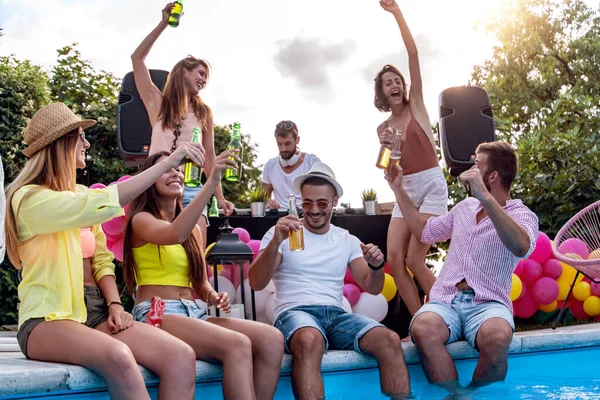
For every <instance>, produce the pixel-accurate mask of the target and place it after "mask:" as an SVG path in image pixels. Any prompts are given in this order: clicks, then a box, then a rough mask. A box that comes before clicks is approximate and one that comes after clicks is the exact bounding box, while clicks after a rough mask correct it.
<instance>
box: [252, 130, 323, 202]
mask: <svg viewBox="0 0 600 400" xmlns="http://www.w3.org/2000/svg"><path fill="white" fill-rule="evenodd" d="M275 140H276V141H277V147H278V148H279V156H277V157H275V158H272V159H270V160H269V161H267V163H266V164H265V167H264V168H263V175H262V187H263V189H264V190H266V192H267V193H268V194H269V197H270V196H271V193H273V198H272V199H271V200H269V201H268V202H267V205H266V207H267V208H274V209H284V210H287V209H288V208H289V207H288V199H289V197H290V194H291V193H296V206H297V207H300V204H301V203H302V201H301V198H300V193H298V192H296V190H295V189H294V186H293V185H292V182H293V181H294V178H296V177H297V176H300V175H302V174H306V173H307V172H308V170H309V169H310V168H311V167H312V166H313V164H314V163H316V162H317V161H321V160H319V157H317V156H315V155H314V154H309V153H303V152H301V151H300V149H299V148H298V143H300V136H298V126H296V124H295V123H293V122H292V121H281V122H280V123H278V124H277V125H275Z"/></svg>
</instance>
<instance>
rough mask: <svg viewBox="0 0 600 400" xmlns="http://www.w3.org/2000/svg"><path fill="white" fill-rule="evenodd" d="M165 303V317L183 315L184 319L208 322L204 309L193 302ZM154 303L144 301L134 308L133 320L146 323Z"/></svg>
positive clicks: (173, 301)
mask: <svg viewBox="0 0 600 400" xmlns="http://www.w3.org/2000/svg"><path fill="white" fill-rule="evenodd" d="M163 301H164V302H165V315H167V314H172V315H183V316H184V317H190V318H195V319H201V320H203V321H206V320H207V319H208V314H207V313H206V311H204V310H203V309H202V308H200V307H198V304H196V302H195V301H193V300H188V299H179V300H163ZM151 305H152V302H151V301H150V300H148V301H143V302H141V303H140V304H138V305H136V306H135V307H133V310H131V314H132V315H133V319H135V320H136V321H139V322H143V323H146V315H148V312H149V311H150V306H151Z"/></svg>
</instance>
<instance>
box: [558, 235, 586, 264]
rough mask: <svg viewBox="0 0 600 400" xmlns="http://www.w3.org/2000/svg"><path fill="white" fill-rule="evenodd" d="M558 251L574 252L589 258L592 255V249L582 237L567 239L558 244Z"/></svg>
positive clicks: (562, 252) (563, 252) (564, 252)
mask: <svg viewBox="0 0 600 400" xmlns="http://www.w3.org/2000/svg"><path fill="white" fill-rule="evenodd" d="M558 251H559V252H560V253H561V254H567V253H574V254H577V255H578V256H580V257H581V258H583V259H584V260H587V258H588V257H589V255H590V249H588V247H587V244H585V242H584V241H583V240H581V239H575V238H571V239H567V240H565V241H564V242H562V243H561V244H560V246H558Z"/></svg>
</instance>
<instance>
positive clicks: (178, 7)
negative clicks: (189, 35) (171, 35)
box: [169, 0, 183, 28]
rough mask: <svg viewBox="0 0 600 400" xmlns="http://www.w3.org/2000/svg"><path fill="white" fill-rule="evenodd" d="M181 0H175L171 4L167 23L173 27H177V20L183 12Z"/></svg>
mask: <svg viewBox="0 0 600 400" xmlns="http://www.w3.org/2000/svg"><path fill="white" fill-rule="evenodd" d="M182 1H183V0H177V1H176V2H175V4H174V5H173V9H172V10H171V16H170V17H169V25H171V26H172V27H173V28H177V27H178V26H179V20H180V19H181V14H182V13H183V3H182Z"/></svg>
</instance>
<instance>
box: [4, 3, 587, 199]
mask: <svg viewBox="0 0 600 400" xmlns="http://www.w3.org/2000/svg"><path fill="white" fill-rule="evenodd" d="M506 1H509V0H455V1H452V2H449V1H444V0H418V1H417V0H407V1H400V2H399V5H400V7H401V9H402V11H403V14H404V17H405V19H406V21H407V23H408V25H409V27H410V29H411V31H412V34H413V36H414V38H415V41H416V44H417V47H418V49H419V57H420V62H421V73H422V76H423V90H424V98H425V103H426V106H427V110H428V113H429V117H430V120H431V121H432V123H435V122H436V121H437V119H438V117H439V115H438V111H437V109H438V98H439V94H440V92H441V91H442V90H444V89H446V88H449V87H452V86H460V85H465V84H466V83H467V82H468V80H469V77H470V75H471V72H472V69H473V66H474V65H480V64H482V63H483V62H484V61H485V60H486V58H489V57H490V56H491V55H492V48H493V45H494V38H493V37H490V36H489V35H487V34H486V33H485V32H484V31H483V29H481V28H479V26H480V24H478V22H482V21H483V22H484V21H485V20H486V19H488V18H489V17H490V16H491V15H494V14H495V13H498V12H500V11H498V10H499V7H501V5H502V3H503V2H506ZM166 3H167V2H166V1H160V0H159V1H157V0H127V1H123V0H103V1H97V0H95V1H91V0H21V1H18V2H15V1H13V0H10V1H9V0H0V27H3V28H4V36H3V37H2V38H1V39H0V55H8V54H15V55H16V57H17V58H19V59H29V60H31V61H32V62H34V63H36V64H39V65H42V66H43V67H44V68H45V69H47V70H50V69H51V67H52V65H53V64H54V63H55V60H56V55H57V53H56V49H58V48H61V47H63V46H65V45H68V44H71V43H73V42H78V43H79V46H78V49H79V50H80V52H81V53H82V56H83V57H84V58H85V59H87V60H89V61H91V62H92V64H93V66H94V67H95V68H97V69H103V70H106V71H109V72H111V73H113V74H115V75H116V76H118V77H122V76H123V75H125V74H126V73H127V72H129V71H131V59H130V55H131V53H132V52H133V51H134V50H135V48H136V47H137V46H138V44H139V43H140V42H141V41H142V39H143V38H144V37H145V36H146V35H147V34H148V33H149V32H150V31H151V30H152V29H153V28H154V27H155V26H156V25H157V24H158V22H159V21H160V17H161V10H162V8H163V7H164V5H165V4H166ZM183 4H184V13H185V15H184V16H183V17H182V19H181V23H180V26H179V27H177V28H170V27H169V28H167V30H166V31H165V32H164V33H163V35H162V36H161V37H160V38H159V39H158V41H157V43H156V44H155V46H154V48H153V49H152V51H151V52H150V54H149V56H148V57H147V59H146V63H147V65H148V67H149V68H155V69H165V70H170V69H171V68H172V66H173V65H174V64H175V63H176V62H177V61H179V60H180V59H182V58H184V57H185V56H186V55H188V54H192V55H194V56H196V57H199V58H204V59H207V60H208V61H209V62H210V64H211V66H212V71H211V79H210V81H209V83H208V85H207V87H206V88H205V89H204V90H203V91H202V92H201V96H202V98H203V99H204V101H205V102H206V103H207V104H209V105H210V106H211V108H212V110H213V113H214V119H215V123H216V124H217V125H225V124H230V123H233V122H235V121H239V122H240V123H241V125H242V134H249V135H250V136H251V138H252V141H253V142H254V143H257V144H258V146H259V147H258V162H259V163H260V164H264V163H265V162H266V161H267V160H268V159H270V158H273V157H275V156H277V146H276V142H275V138H274V136H273V131H274V128H275V124H276V123H277V122H279V121H280V120H283V119H290V120H293V121H294V122H296V124H297V125H298V128H299V133H300V145H299V147H300V149H301V150H302V151H305V152H309V153H313V154H316V155H317V156H319V158H321V160H322V161H323V162H325V163H326V164H328V165H329V166H330V167H331V168H332V169H333V170H334V172H335V174H336V175H337V179H338V181H339V182H340V184H341V185H342V186H343V188H344V196H343V197H342V198H341V200H340V202H343V203H350V204H351V205H352V207H360V206H361V200H360V192H361V191H362V190H364V189H370V188H374V189H375V190H376V191H377V193H378V195H379V202H380V203H382V202H388V201H393V193H392V192H391V190H390V189H389V187H388V186H387V182H386V181H385V180H384V179H383V172H382V171H381V170H379V169H377V168H375V161H376V157H377V153H378V151H379V141H378V138H377V134H376V127H377V125H378V124H379V123H381V122H382V121H383V120H384V119H385V118H387V116H388V115H387V114H383V113H381V112H379V111H377V110H376V109H375V107H374V106H373V78H374V76H375V75H376V73H377V72H378V71H379V69H380V68H381V67H382V66H383V65H385V64H387V63H391V64H394V65H396V66H397V67H399V69H400V70H401V71H402V72H403V73H404V75H405V76H406V77H407V78H408V75H409V74H408V63H407V54H406V50H405V48H404V45H403V42H402V39H401V37H400V33H399V30H398V27H397V24H396V22H395V20H394V18H393V16H392V15H391V14H390V13H388V12H386V11H384V10H383V9H382V8H381V7H380V6H379V2H378V1H377V0H348V1H339V0H338V1H333V0H302V1H300V0H296V1H290V0H260V1H254V2H250V1H247V0H227V1H222V0H206V1H203V0H183ZM590 5H593V4H592V2H591V1H590ZM596 6H597V3H596ZM115 112H116V110H115ZM92 145H93V143H92ZM115 145H116V135H115Z"/></svg>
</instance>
